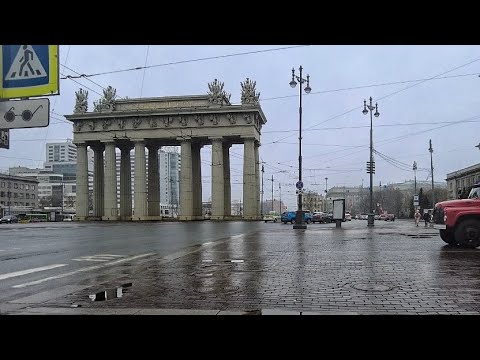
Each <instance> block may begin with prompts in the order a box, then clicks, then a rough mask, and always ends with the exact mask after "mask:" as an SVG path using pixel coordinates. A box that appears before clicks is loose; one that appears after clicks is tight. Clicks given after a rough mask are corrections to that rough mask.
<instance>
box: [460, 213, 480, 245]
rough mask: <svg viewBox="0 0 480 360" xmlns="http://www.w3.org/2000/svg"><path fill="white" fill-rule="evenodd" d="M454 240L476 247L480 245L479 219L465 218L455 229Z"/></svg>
mask: <svg viewBox="0 0 480 360" xmlns="http://www.w3.org/2000/svg"><path fill="white" fill-rule="evenodd" d="M455 240H457V242H458V243H460V245H463V246H467V247H471V248H476V247H478V246H480V221H478V220H475V219H467V220H465V221H462V222H461V223H460V225H458V226H457V228H456V229H455Z"/></svg>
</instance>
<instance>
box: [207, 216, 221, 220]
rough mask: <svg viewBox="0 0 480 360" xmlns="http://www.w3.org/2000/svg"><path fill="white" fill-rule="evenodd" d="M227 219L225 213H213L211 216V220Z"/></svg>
mask: <svg viewBox="0 0 480 360" xmlns="http://www.w3.org/2000/svg"><path fill="white" fill-rule="evenodd" d="M224 219H225V216H223V215H212V216H211V217H210V220H224Z"/></svg>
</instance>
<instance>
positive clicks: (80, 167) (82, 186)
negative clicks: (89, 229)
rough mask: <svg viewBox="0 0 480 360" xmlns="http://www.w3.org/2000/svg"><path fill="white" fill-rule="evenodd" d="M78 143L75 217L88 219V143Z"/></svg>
mask: <svg viewBox="0 0 480 360" xmlns="http://www.w3.org/2000/svg"><path fill="white" fill-rule="evenodd" d="M76 145H77V180H76V188H77V191H76V206H75V209H76V210H75V211H76V215H75V219H76V220H86V218H87V217H88V158H87V144H85V143H80V144H76Z"/></svg>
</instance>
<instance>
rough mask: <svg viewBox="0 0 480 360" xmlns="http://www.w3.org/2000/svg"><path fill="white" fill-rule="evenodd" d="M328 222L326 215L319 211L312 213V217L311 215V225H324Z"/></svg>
mask: <svg viewBox="0 0 480 360" xmlns="http://www.w3.org/2000/svg"><path fill="white" fill-rule="evenodd" d="M327 221H328V222H330V219H328V217H327V214H325V213H324V212H321V211H318V212H314V213H313V215H312V223H314V224H315V223H319V224H323V223H326V222H327Z"/></svg>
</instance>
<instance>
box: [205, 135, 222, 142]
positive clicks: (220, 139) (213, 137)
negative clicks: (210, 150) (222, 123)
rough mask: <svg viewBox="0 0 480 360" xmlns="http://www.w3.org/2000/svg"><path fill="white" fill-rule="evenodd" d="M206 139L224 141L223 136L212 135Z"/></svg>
mask: <svg viewBox="0 0 480 360" xmlns="http://www.w3.org/2000/svg"><path fill="white" fill-rule="evenodd" d="M208 140H211V141H212V142H213V141H221V142H224V141H225V138H224V137H223V136H212V137H208Z"/></svg>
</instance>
